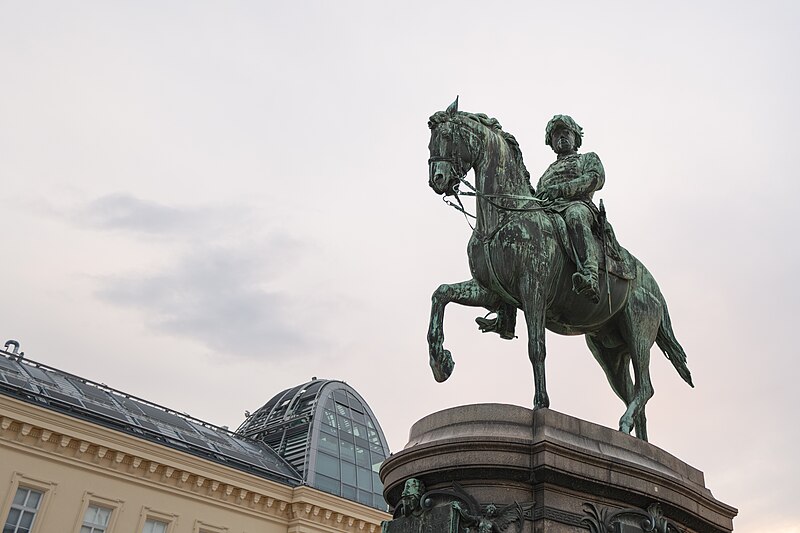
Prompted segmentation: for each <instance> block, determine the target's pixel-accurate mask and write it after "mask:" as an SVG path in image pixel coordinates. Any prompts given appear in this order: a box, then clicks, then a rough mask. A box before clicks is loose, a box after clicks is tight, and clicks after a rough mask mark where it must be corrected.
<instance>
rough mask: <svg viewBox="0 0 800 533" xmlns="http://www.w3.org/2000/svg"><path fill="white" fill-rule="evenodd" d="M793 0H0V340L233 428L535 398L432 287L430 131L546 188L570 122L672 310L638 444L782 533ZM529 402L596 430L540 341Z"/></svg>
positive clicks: (445, 253)
mask: <svg viewBox="0 0 800 533" xmlns="http://www.w3.org/2000/svg"><path fill="white" fill-rule="evenodd" d="M799 6H800V4H797V3H795V2H791V1H786V2H778V1H764V2H759V3H756V2H732V1H724V2H723V1H719V2H695V1H692V2H689V1H685V2H684V1H673V2H661V3H653V2H634V1H630V2H580V1H573V2H568V3H552V2H548V3H544V2H540V3H534V2H503V3H498V2H465V1H458V2H456V1H453V2H402V3H400V2H398V3H395V4H393V5H392V4H389V3H378V2H347V1H336V2H302V1H298V2H270V1H263V2H224V3H223V2H195V1H193V2H140V1H137V2H132V1H131V2H108V1H104V2H90V1H82V2H60V1H59V2H38V1H5V0H0V184H2V187H1V188H0V201H1V202H2V209H1V210H0V227H2V228H3V229H4V231H3V232H2V233H3V237H2V248H3V253H4V258H5V260H4V262H3V277H2V279H3V290H2V293H3V302H4V305H3V306H2V307H0V324H2V327H0V336H2V342H4V341H5V339H8V338H14V339H17V340H19V341H20V342H21V344H22V349H23V350H24V351H25V353H26V356H27V357H28V358H30V359H33V360H36V361H39V362H42V363H45V364H48V365H51V366H55V367H57V368H60V369H63V370H66V371H68V372H72V373H75V374H78V375H80V376H83V377H86V378H89V379H93V380H95V381H98V382H103V383H106V384H108V385H109V386H111V387H114V388H117V389H121V390H124V391H126V392H129V393H131V394H134V395H137V396H140V397H143V398H146V399H148V400H151V401H154V402H157V403H160V404H163V405H166V406H169V407H171V408H173V409H176V410H178V411H185V412H188V413H190V414H191V415H193V416H195V417H198V418H201V419H204V420H208V421H209V422H212V423H216V424H219V425H228V426H230V427H231V428H235V427H237V426H238V425H239V423H241V421H242V420H243V417H244V414H243V413H244V411H245V409H247V410H250V411H254V410H255V409H257V408H258V407H259V406H261V405H262V404H263V403H265V402H266V401H267V400H268V399H269V398H270V397H271V396H272V395H274V394H275V393H277V392H279V391H281V390H283V389H285V388H288V387H291V386H294V385H296V384H298V383H300V382H303V381H305V380H308V379H310V378H311V377H312V376H318V377H320V378H329V379H341V380H344V381H347V382H348V383H349V384H350V385H352V386H353V387H355V388H356V390H358V391H359V392H360V393H361V394H362V396H363V397H364V398H365V399H366V400H367V402H368V403H369V404H370V405H371V407H372V408H373V410H374V411H375V413H376V415H377V416H378V418H379V420H380V422H381V424H382V426H383V429H384V431H385V433H386V435H387V438H388V440H389V444H390V446H391V448H392V449H393V450H395V451H396V450H399V449H400V448H402V446H403V445H404V444H405V442H406V440H407V435H408V429H409V427H410V426H411V424H412V423H413V422H415V421H416V420H418V419H420V418H422V417H423V416H425V415H427V414H430V413H432V412H435V411H438V410H441V409H444V408H447V407H451V406H454V405H459V404H468V403H478V402H500V403H510V404H517V405H523V406H531V405H532V396H533V378H532V371H531V367H530V363H529V361H528V356H527V350H526V338H525V335H524V332H523V331H521V329H520V331H519V334H520V338H519V339H518V340H516V341H513V342H508V341H501V340H500V339H499V338H498V337H496V336H493V335H485V334H480V333H478V332H477V329H476V327H475V325H474V322H473V319H474V317H475V316H478V315H479V314H482V313H481V312H480V310H475V309H466V308H458V307H455V306H454V307H452V308H451V309H450V310H449V311H448V314H447V319H446V323H445V334H446V346H447V347H448V348H449V349H450V350H451V351H452V352H453V357H454V358H455V360H456V368H455V372H454V374H453V376H452V377H451V378H450V380H449V381H448V382H446V383H444V384H437V383H436V382H434V380H433V378H432V376H431V373H430V370H429V368H428V361H427V359H428V355H427V346H426V329H427V321H428V313H429V306H430V295H431V293H432V291H433V290H434V289H435V288H436V287H437V286H438V285H439V284H441V283H444V282H456V281H462V280H465V279H468V278H469V270H468V267H467V260H466V253H465V247H466V242H467V239H468V237H469V228H468V227H467V225H466V223H465V222H464V219H463V217H461V215H459V214H458V213H457V212H455V211H453V210H452V209H449V208H447V207H446V206H445V205H444V204H443V203H442V202H441V200H440V199H439V198H437V197H436V195H435V194H434V193H433V192H432V191H431V190H430V189H429V188H428V185H427V179H428V175H427V158H428V152H427V143H428V139H429V130H428V128H427V119H428V117H429V116H430V115H431V114H433V113H434V112H435V111H438V110H442V109H444V108H445V107H446V106H447V105H448V104H449V103H450V102H451V101H452V100H453V99H454V98H455V96H456V95H460V103H461V106H460V107H461V109H463V110H468V111H473V112H483V113H486V114H488V115H491V116H494V117H497V118H498V119H499V120H500V122H501V123H502V124H503V126H504V128H505V129H506V130H507V131H510V132H511V133H513V134H514V135H515V136H516V137H517V139H518V140H519V142H520V144H521V146H522V149H523V152H524V155H525V161H526V164H527V167H528V169H530V171H531V174H532V175H533V176H534V180H535V179H537V178H538V176H539V175H540V174H541V172H542V171H543V170H544V169H545V168H546V166H547V165H548V164H549V163H550V162H551V161H552V159H553V154H552V152H551V151H550V149H549V148H548V147H547V146H545V145H544V126H545V124H546V122H547V120H548V119H550V118H551V117H552V116H553V115H554V114H557V113H564V114H570V115H572V116H573V117H574V118H575V119H576V120H577V121H578V123H579V124H581V125H582V126H583V128H584V131H585V137H584V143H583V148H582V150H584V151H593V152H596V153H597V154H598V155H599V156H600V158H601V159H602V161H603V164H604V166H605V169H606V186H605V188H604V189H603V190H602V191H600V192H599V193H598V194H596V195H595V200H599V199H600V198H602V199H603V200H604V203H605V205H606V208H607V210H608V213H609V218H610V220H611V222H612V223H613V224H614V227H615V230H616V233H617V236H618V237H619V239H620V241H621V243H622V244H623V245H624V246H626V247H627V248H628V249H629V250H630V251H631V252H632V253H634V254H635V255H636V256H637V257H638V258H639V259H641V260H642V262H643V263H645V265H647V267H648V268H649V269H650V271H651V272H652V273H653V275H654V276H655V278H656V279H657V280H658V282H659V284H660V286H661V289H662V291H663V293H664V295H665V297H666V299H667V302H668V304H669V307H670V313H671V316H672V322H673V326H674V329H675V332H676V335H677V337H678V339H679V340H680V342H681V343H682V344H683V346H684V348H685V349H686V352H687V354H688V364H689V367H690V369H691V371H692V374H693V378H694V382H695V385H696V388H695V389H691V388H689V387H688V386H687V385H686V384H685V383H683V381H681V379H680V378H679V377H678V375H677V373H676V372H675V371H674V369H673V368H672V366H671V365H670V364H669V362H668V361H667V360H666V359H665V358H664V357H662V356H661V352H660V351H658V349H657V348H654V349H653V352H652V365H651V368H652V374H653V383H654V386H655V389H656V395H655V396H654V398H653V399H652V400H651V401H650V403H649V404H648V422H649V424H648V429H649V434H650V441H651V442H652V443H653V444H655V445H657V446H659V447H661V448H663V449H664V450H666V451H668V452H670V453H672V454H673V455H675V456H677V457H678V458H680V459H682V460H684V461H686V462H688V463H689V464H691V465H693V466H695V467H696V468H699V469H700V470H702V471H704V472H705V476H706V484H707V486H708V487H709V488H710V489H711V490H712V492H713V493H714V495H715V496H716V497H717V498H719V499H721V500H722V501H724V502H725V503H728V504H730V505H733V506H735V507H737V508H738V509H739V510H740V515H739V517H738V518H736V520H735V521H734V526H735V530H736V531H737V532H738V533H753V532H762V531H764V532H767V531H768V532H771V533H798V532H800V507H798V505H797V502H798V497H800V491H798V489H797V479H798V478H800V459H798V455H797V442H798V441H799V440H800V429H798V423H797V421H798V407H800V395H799V394H798V392H797V387H796V386H795V383H796V382H797V380H798V369H799V368H800V358H798V355H799V354H798V348H797V344H796V343H797V340H796V339H797V335H796V333H795V330H794V328H795V327H797V323H798V318H800V317H799V316H798V312H797V307H796V306H797V304H798V301H800V289H798V284H800V253H799V252H798V246H797V242H798V240H797V237H796V236H795V235H794V232H795V228H794V226H795V224H796V220H795V213H797V208H796V207H795V199H796V197H797V196H798V193H799V192H800V185H798V176H797V164H796V161H795V157H794V154H795V153H796V140H797V133H796V131H797V127H798V126H797V125H798V123H800V105H799V104H798V103H797V95H798V94H800V72H798V70H799V68H798V61H797V57H798V55H799V53H800V32H798V31H797V28H798V25H799V23H800V16H799V15H800V7H799ZM547 372H548V373H547V378H548V385H549V393H550V400H551V408H553V409H555V410H557V411H561V412H564V413H567V414H570V415H572V416H576V417H580V418H583V419H586V420H590V421H593V422H596V423H600V424H603V425H606V426H609V427H616V426H617V422H618V419H619V417H620V416H621V415H622V413H623V411H624V406H623V405H622V403H621V402H619V400H618V399H617V398H616V397H615V396H614V395H613V393H612V392H611V389H610V387H609V386H608V384H607V383H606V381H605V378H604V376H603V374H602V371H601V369H600V368H599V366H598V365H597V364H596V363H595V362H594V359H593V357H592V356H591V354H590V353H589V351H588V349H587V348H586V347H585V345H584V341H583V340H582V339H581V338H578V337H574V338H565V337H558V336H557V335H554V334H548V358H547Z"/></svg>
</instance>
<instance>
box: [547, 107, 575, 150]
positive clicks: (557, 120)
mask: <svg viewBox="0 0 800 533" xmlns="http://www.w3.org/2000/svg"><path fill="white" fill-rule="evenodd" d="M558 127H563V128H567V129H569V130H572V132H573V133H575V149H576V150H577V149H578V148H580V147H581V143H582V141H583V128H581V127H580V126H578V123H577V122H575V121H574V120H572V117H571V116H569V115H556V116H554V117H553V118H551V119H550V122H548V123H547V127H546V128H545V129H544V143H545V144H546V145H547V146H550V136H551V135H552V134H553V131H554V130H555V129H556V128H558Z"/></svg>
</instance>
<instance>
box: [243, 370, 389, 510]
mask: <svg viewBox="0 0 800 533" xmlns="http://www.w3.org/2000/svg"><path fill="white" fill-rule="evenodd" d="M236 433H237V434H239V435H242V436H245V437H248V438H251V439H255V440H259V441H261V442H264V443H265V444H267V445H269V446H270V447H271V448H272V449H274V450H275V451H276V452H278V454H279V455H281V457H283V458H284V459H285V460H286V461H287V462H289V463H290V464H291V465H292V466H294V467H295V468H296V469H297V471H298V472H300V473H301V474H302V476H303V480H304V481H305V483H306V484H307V485H309V486H311V487H314V488H317V489H320V490H323V491H325V492H329V493H331V494H336V495H337V496H342V497H343V498H347V499H349V500H352V501H356V502H359V503H362V504H364V505H368V506H370V507H374V508H376V509H381V510H384V511H385V510H386V509H387V505H386V502H385V501H384V500H383V485H382V484H381V481H380V478H379V477H378V469H379V468H380V466H381V464H382V463H383V461H384V459H386V457H387V456H388V455H389V447H388V446H387V443H386V437H385V436H384V435H383V430H381V427H380V425H379V424H378V421H377V419H376V418H375V415H374V413H373V412H372V409H370V408H369V405H367V402H365V401H364V399H363V398H362V397H361V396H360V395H359V394H358V393H357V392H356V391H355V389H353V388H352V387H351V386H349V385H348V384H346V383H344V382H342V381H333V380H324V379H316V378H314V379H312V380H311V381H309V382H308V383H304V384H302V385H298V386H296V387H293V388H291V389H287V390H285V391H283V392H281V393H280V394H277V395H276V396H275V397H273V398H272V399H271V400H270V401H268V402H267V403H266V404H265V405H264V406H263V407H261V408H260V409H259V410H258V411H256V412H255V413H253V414H252V415H250V416H249V417H248V418H247V420H245V421H244V423H243V424H242V425H241V426H240V427H239V429H237V430H236Z"/></svg>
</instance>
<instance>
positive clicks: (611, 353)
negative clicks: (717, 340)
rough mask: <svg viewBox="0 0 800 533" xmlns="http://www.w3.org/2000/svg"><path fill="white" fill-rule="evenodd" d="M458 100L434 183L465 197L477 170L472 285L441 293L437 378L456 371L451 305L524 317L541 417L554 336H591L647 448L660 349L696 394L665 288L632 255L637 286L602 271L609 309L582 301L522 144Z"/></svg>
mask: <svg viewBox="0 0 800 533" xmlns="http://www.w3.org/2000/svg"><path fill="white" fill-rule="evenodd" d="M457 102H458V101H457V100H456V102H454V103H453V104H452V105H451V106H450V107H449V108H448V109H447V110H446V111H439V112H437V113H436V114H434V115H433V116H432V117H431V118H430V121H429V123H428V125H429V127H430V129H431V140H430V144H429V146H428V148H429V150H430V160H429V185H430V186H431V187H432V188H433V190H434V191H435V192H436V193H437V194H445V195H454V194H458V193H459V190H458V188H459V186H460V185H461V184H462V183H465V184H466V183H467V182H466V181H464V179H463V178H464V177H465V176H466V174H467V172H468V171H469V170H470V169H472V170H474V173H475V185H474V190H475V192H474V194H475V196H477V199H476V213H475V217H476V223H475V228H474V231H473V233H472V236H471V237H470V240H469V244H468V247H467V254H468V257H469V266H470V271H471V273H472V279H470V280H468V281H464V282H461V283H454V284H445V285H441V286H440V287H439V288H438V289H436V291H435V292H434V293H433V297H432V306H431V319H430V327H429V330H428V348H429V353H430V365H431V369H432V370H433V375H434V378H435V379H436V380H437V381H439V382H441V381H444V380H446V379H447V378H448V377H449V376H450V374H451V373H452V371H453V366H454V362H453V359H452V357H451V355H450V352H449V351H448V350H446V349H445V348H444V346H443V343H444V332H443V321H444V309H445V306H446V305H447V304H448V303H451V302H455V303H458V304H461V305H467V306H473V307H484V308H486V309H488V310H489V311H498V310H499V309H500V308H501V307H503V306H506V308H510V309H512V310H513V312H514V313H516V309H521V310H522V311H523V312H524V315H525V322H526V325H527V330H528V355H529V357H530V360H531V364H532V365H533V378H534V386H535V393H534V397H533V407H534V409H538V408H543V407H548V406H549V405H550V401H549V399H548V396H547V386H546V382H545V366H544V360H545V328H547V329H549V330H551V331H553V332H555V333H559V334H563V335H579V334H583V335H585V337H586V343H587V344H588V346H589V349H590V350H591V352H592V354H593V355H594V357H595V359H597V361H598V363H600V366H601V367H602V368H603V370H604V372H605V374H606V377H607V378H608V382H609V383H610V385H611V388H612V389H613V390H614V392H615V393H616V395H617V396H619V398H620V399H621V400H622V401H623V402H625V405H626V407H627V408H626V410H625V413H624V414H623V415H622V417H621V418H620V421H619V429H620V431H622V432H625V433H630V432H631V430H633V429H635V431H636V436H637V437H639V438H640V439H642V440H647V426H646V418H645V404H646V403H647V401H648V400H649V399H650V398H651V397H652V396H653V386H652V384H651V382H650V368H649V367H650V348H651V347H652V346H653V344H654V343H656V344H658V346H659V348H661V350H662V351H663V352H664V354H665V355H666V356H667V358H668V359H669V360H670V361H671V362H672V364H673V366H674V367H675V369H676V370H677V371H678V373H679V374H680V376H681V377H682V378H683V379H684V380H685V381H686V382H687V383H688V384H689V385H691V386H694V385H693V384H692V379H691V374H690V372H689V369H688V368H687V366H686V354H685V352H684V351H683V348H682V347H681V345H680V344H679V343H678V341H677V340H676V338H675V335H674V333H673V332H672V326H671V324H670V318H669V313H668V312H667V304H666V302H665V301H664V297H663V296H662V295H661V291H660V290H659V288H658V285H657V284H656V281H655V280H654V279H653V277H652V275H651V274H650V272H648V271H647V269H646V268H645V267H644V265H642V264H641V263H640V262H639V261H638V260H636V259H635V258H633V257H632V256H631V261H632V264H633V271H634V272H633V274H634V275H633V276H630V277H632V278H633V279H630V280H628V279H622V278H620V277H617V276H614V275H613V274H612V275H608V274H607V273H606V272H601V274H600V276H601V279H600V287H601V289H602V290H603V292H604V294H603V295H602V298H601V301H600V303H598V304H595V303H592V302H589V301H588V300H586V299H585V298H582V297H581V296H578V295H576V294H575V293H574V292H573V290H572V281H571V280H572V275H573V273H575V271H576V267H575V264H574V262H573V261H572V260H571V259H570V256H569V254H568V253H567V251H566V249H565V247H564V245H563V243H562V242H561V241H560V240H559V238H558V237H557V234H558V228H557V220H556V219H555V218H554V217H555V216H557V215H554V214H553V213H552V211H549V210H548V209H547V204H546V203H542V202H541V201H539V200H537V199H536V198H534V197H532V196H531V193H532V189H531V186H530V178H529V174H528V172H527V170H526V169H525V165H524V163H523V161H522V152H521V151H520V148H519V145H518V144H517V141H516V140H515V139H514V137H513V136H512V135H511V134H509V133H507V132H504V131H503V130H502V128H501V127H500V124H499V123H498V122H497V120H495V119H491V118H488V117H487V116H486V115H483V114H474V113H466V112H463V111H458V104H457ZM601 270H602V269H601ZM631 366H632V367H633V373H634V377H635V382H634V381H632V379H631V373H630V367H631Z"/></svg>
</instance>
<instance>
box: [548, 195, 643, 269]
mask: <svg viewBox="0 0 800 533" xmlns="http://www.w3.org/2000/svg"><path fill="white" fill-rule="evenodd" d="M591 207H592V208H593V209H592V211H593V212H594V213H595V217H594V218H595V223H594V224H592V236H593V237H594V240H595V244H596V245H597V249H598V250H599V251H600V253H599V254H598V267H599V270H600V271H605V270H606V264H608V272H609V273H610V274H613V275H615V276H617V277H618V278H622V279H627V280H631V279H636V264H635V262H634V260H633V256H632V255H631V254H630V252H628V250H626V249H625V248H623V247H622V246H621V245H620V244H619V241H617V236H616V235H615V234H614V228H612V227H611V223H610V222H609V221H608V220H606V219H605V217H604V216H600V212H599V211H598V210H597V208H596V207H595V206H594V204H591ZM546 213H547V215H548V216H549V217H550V220H551V222H552V223H553V227H554V228H555V231H556V237H557V238H558V241H559V243H560V244H561V246H562V248H563V249H564V250H565V251H566V253H567V257H569V259H570V261H572V262H573V263H575V264H576V265H577V264H578V261H577V260H576V257H575V249H574V248H573V247H572V243H571V242H570V239H569V232H568V231H567V223H566V222H565V221H564V216H563V215H562V214H561V210H560V209H548V210H546ZM601 226H602V227H601ZM603 239H605V246H604V245H603Z"/></svg>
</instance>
